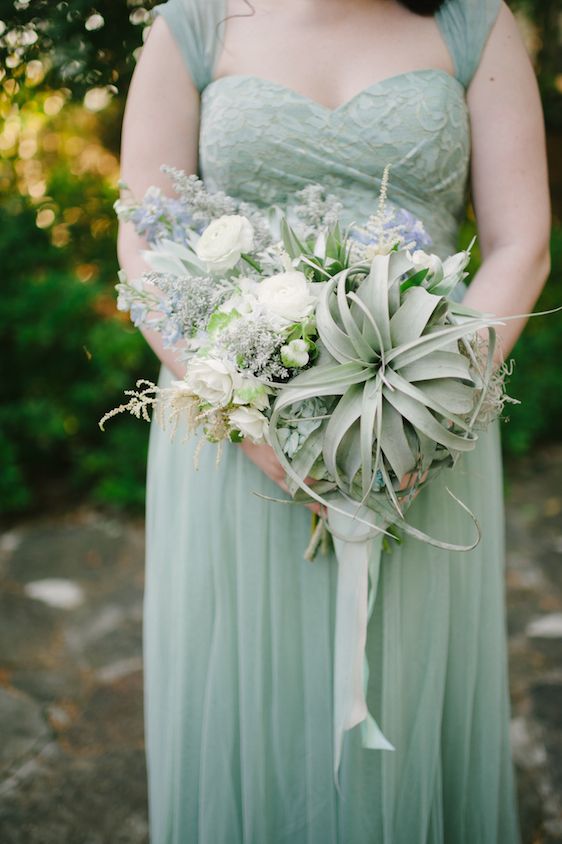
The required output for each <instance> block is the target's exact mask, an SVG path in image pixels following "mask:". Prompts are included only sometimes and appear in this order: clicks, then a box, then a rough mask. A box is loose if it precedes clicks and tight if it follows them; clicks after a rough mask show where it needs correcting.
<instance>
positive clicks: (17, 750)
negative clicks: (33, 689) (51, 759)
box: [0, 688, 50, 774]
mask: <svg viewBox="0 0 562 844" xmlns="http://www.w3.org/2000/svg"><path fill="white" fill-rule="evenodd" d="M49 735H50V730H49V726H48V724H47V722H46V720H45V717H44V715H43V712H42V710H41V707H40V706H39V704H37V703H36V702H35V701H34V700H32V699H31V698H30V697H27V695H24V694H23V693H22V692H18V691H17V690H16V689H6V688H0V771H3V772H4V774H6V772H7V771H9V770H10V769H11V768H12V767H13V766H14V765H17V764H18V763H20V762H21V761H22V760H23V759H24V758H25V757H26V756H27V755H28V754H29V753H30V752H32V751H33V749H34V748H37V747H39V746H41V745H42V744H44V743H45V742H46V741H47V739H48V737H49Z"/></svg>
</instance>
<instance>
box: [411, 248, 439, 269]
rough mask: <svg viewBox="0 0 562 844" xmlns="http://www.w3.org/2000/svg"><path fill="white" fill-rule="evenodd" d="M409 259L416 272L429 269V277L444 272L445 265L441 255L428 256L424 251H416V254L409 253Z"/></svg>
mask: <svg viewBox="0 0 562 844" xmlns="http://www.w3.org/2000/svg"><path fill="white" fill-rule="evenodd" d="M408 257H409V258H410V260H411V262H412V264H413V265H414V268H415V270H416V272H417V271H419V270H425V269H428V270H429V273H428V275H437V274H438V273H440V272H441V271H442V268H443V265H442V263H441V258H440V257H439V255H433V254H431V255H428V253H427V252H424V251H423V250H422V249H416V251H415V252H411V253H409V255H408Z"/></svg>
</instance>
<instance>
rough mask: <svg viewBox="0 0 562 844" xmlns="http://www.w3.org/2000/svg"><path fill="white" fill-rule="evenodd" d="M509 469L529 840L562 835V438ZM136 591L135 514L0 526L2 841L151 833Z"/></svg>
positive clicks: (511, 591)
mask: <svg viewBox="0 0 562 844" xmlns="http://www.w3.org/2000/svg"><path fill="white" fill-rule="evenodd" d="M506 476H507V480H506V492H507V516H508V520H507V535H508V545H509V555H508V570H507V585H508V625H509V633H510V670H511V691H512V708H513V720H512V742H513V749H514V756H515V759H516V764H517V774H518V782H519V794H520V806H521V816H522V828H523V844H554V842H562V660H561V652H562V567H561V565H560V563H561V561H562V447H552V448H543V449H542V450H541V451H540V452H539V453H538V454H536V455H535V456H534V458H533V462H532V463H531V461H529V460H525V461H518V462H517V463H514V464H512V465H510V466H509V467H508V471H507V473H506ZM142 588H143V525H142V523H141V522H140V521H134V520H119V521H118V520H115V519H113V518H110V517H108V516H107V515H103V514H101V513H98V512H95V511H92V510H89V509H77V510H75V511H73V512H71V513H69V514H67V515H65V516H64V517H61V516H51V517H48V516H47V517H45V518H43V519H40V520H34V521H29V522H22V523H21V524H16V525H13V526H12V527H11V528H10V529H8V530H7V531H5V532H4V533H3V534H1V535H0V842H1V844H145V842H147V840H148V837H147V820H146V782H145V780H146V771H145V762H144V753H143V720H142V665H141V642H142V637H141V632H142V628H141V623H142ZM186 844H187V842H186ZM264 844H265V843H264ZM474 844H478V842H474ZM497 844H502V842H497Z"/></svg>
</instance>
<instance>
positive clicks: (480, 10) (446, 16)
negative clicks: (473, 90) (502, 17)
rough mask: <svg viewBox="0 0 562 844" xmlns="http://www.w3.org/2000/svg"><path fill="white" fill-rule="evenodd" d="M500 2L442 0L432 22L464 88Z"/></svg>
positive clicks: (494, 0)
mask: <svg viewBox="0 0 562 844" xmlns="http://www.w3.org/2000/svg"><path fill="white" fill-rule="evenodd" d="M501 4H502V0H445V2H444V3H443V5H442V6H441V7H440V8H439V10H438V12H437V15H436V18H437V23H438V24H439V27H440V29H441V32H442V34H443V37H444V39H445V41H446V43H447V45H448V47H449V50H450V51H451V55H452V57H453V61H454V63H455V67H456V76H457V79H459V81H460V82H462V84H463V85H464V87H465V88H468V86H469V85H470V82H471V80H472V77H473V76H474V74H475V73H476V70H477V68H478V65H479V64H480V57H481V55H482V51H483V50H484V46H485V44H486V41H487V39H488V36H489V34H490V31H491V29H492V26H493V25H494V23H495V20H496V18H497V15H498V12H499V9H500V6H501Z"/></svg>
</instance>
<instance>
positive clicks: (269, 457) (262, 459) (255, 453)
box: [239, 439, 326, 516]
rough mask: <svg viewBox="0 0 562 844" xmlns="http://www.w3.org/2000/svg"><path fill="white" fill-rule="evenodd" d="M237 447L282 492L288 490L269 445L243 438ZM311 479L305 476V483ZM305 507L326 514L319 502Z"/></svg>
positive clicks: (318, 513)
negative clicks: (257, 443)
mask: <svg viewBox="0 0 562 844" xmlns="http://www.w3.org/2000/svg"><path fill="white" fill-rule="evenodd" d="M239 448H241V449H242V451H243V452H244V453H245V455H246V456H247V457H249V458H250V460H251V461H252V463H255V465H256V466H257V467H258V469H261V471H262V472H263V473H264V474H265V475H267V477H268V478H270V479H271V480H272V481H273V482H274V483H276V484H277V486H278V487H279V488H280V489H282V490H283V492H286V493H288V492H289V488H288V487H287V483H286V481H285V470H284V469H283V466H282V465H281V463H280V462H279V460H278V459H277V456H276V454H275V452H274V450H273V449H272V447H271V446H270V445H256V444H255V443H253V442H252V441H251V440H248V439H245V440H242V442H241V443H239ZM313 481H314V478H311V477H310V476H309V477H307V478H305V482H306V483H312V482H313ZM305 507H308V509H309V510H312V512H313V513H316V514H317V515H318V516H325V515H326V508H325V507H323V506H322V505H321V504H316V503H314V504H305Z"/></svg>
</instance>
